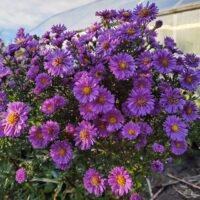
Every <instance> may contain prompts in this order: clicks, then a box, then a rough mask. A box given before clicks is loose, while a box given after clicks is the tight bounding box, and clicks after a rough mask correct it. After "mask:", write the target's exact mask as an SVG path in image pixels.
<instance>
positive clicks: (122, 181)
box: [117, 175, 126, 186]
mask: <svg viewBox="0 0 200 200" xmlns="http://www.w3.org/2000/svg"><path fill="white" fill-rule="evenodd" d="M117 184H118V185H119V186H124V185H125V184H126V179H125V178H124V176H122V175H118V176H117Z"/></svg>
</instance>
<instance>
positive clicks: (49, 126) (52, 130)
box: [42, 120, 60, 141]
mask: <svg viewBox="0 0 200 200" xmlns="http://www.w3.org/2000/svg"><path fill="white" fill-rule="evenodd" d="M59 131H60V126H59V124H58V123H57V122H55V121H52V120H50V121H47V122H46V123H45V124H43V125H42V134H43V137H44V139H45V140H46V141H52V140H55V139H56V138H57V137H58V133H59Z"/></svg>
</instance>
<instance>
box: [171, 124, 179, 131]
mask: <svg viewBox="0 0 200 200" xmlns="http://www.w3.org/2000/svg"><path fill="white" fill-rule="evenodd" d="M171 129H172V131H173V132H175V133H177V132H178V131H179V126H178V125H177V124H173V125H172V126H171Z"/></svg>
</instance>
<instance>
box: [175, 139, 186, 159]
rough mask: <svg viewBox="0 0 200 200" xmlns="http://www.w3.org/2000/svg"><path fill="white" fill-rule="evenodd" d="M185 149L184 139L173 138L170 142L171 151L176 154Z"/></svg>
mask: <svg viewBox="0 0 200 200" xmlns="http://www.w3.org/2000/svg"><path fill="white" fill-rule="evenodd" d="M186 150H187V142H186V140H174V141H172V143H171V152H172V153H173V154H175V155H177V156H179V155H182V154H184V153H185V152H186Z"/></svg>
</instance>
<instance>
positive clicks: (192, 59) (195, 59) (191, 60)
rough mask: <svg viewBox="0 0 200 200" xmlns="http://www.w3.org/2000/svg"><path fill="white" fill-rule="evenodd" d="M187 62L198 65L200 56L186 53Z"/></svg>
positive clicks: (187, 63)
mask: <svg viewBox="0 0 200 200" xmlns="http://www.w3.org/2000/svg"><path fill="white" fill-rule="evenodd" d="M185 63H186V65H188V66H190V67H194V68H196V67H198V66H199V64H200V58H199V57H197V56H196V55H195V54H186V55H185Z"/></svg>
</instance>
